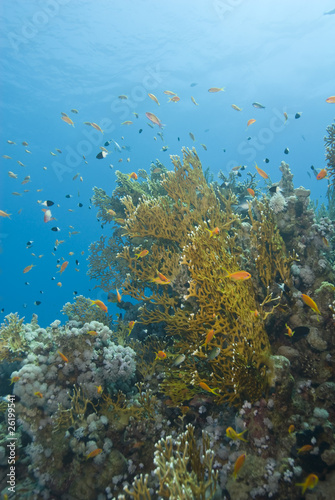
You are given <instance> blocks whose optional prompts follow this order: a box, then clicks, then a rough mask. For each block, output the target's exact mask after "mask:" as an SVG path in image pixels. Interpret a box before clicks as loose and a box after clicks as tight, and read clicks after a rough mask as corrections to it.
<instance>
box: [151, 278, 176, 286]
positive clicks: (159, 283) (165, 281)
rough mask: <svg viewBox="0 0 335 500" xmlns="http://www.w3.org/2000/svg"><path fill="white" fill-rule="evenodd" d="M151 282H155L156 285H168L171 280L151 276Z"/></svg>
mask: <svg viewBox="0 0 335 500" xmlns="http://www.w3.org/2000/svg"><path fill="white" fill-rule="evenodd" d="M150 281H151V282H152V283H157V285H169V284H170V283H171V280H168V279H166V280H161V279H160V278H151V280H150Z"/></svg>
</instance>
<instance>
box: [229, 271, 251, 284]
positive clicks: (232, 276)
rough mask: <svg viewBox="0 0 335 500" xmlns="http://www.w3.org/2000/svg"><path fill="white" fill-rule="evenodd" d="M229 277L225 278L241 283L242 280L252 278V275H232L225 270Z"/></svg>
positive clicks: (237, 272) (243, 272) (238, 272)
mask: <svg viewBox="0 0 335 500" xmlns="http://www.w3.org/2000/svg"><path fill="white" fill-rule="evenodd" d="M225 271H226V273H227V275H226V276H225V277H226V278H230V279H231V280H234V281H240V280H243V281H244V280H248V279H249V278H251V274H250V273H248V272H247V271H236V272H234V273H230V272H228V271H227V270H226V269H225Z"/></svg>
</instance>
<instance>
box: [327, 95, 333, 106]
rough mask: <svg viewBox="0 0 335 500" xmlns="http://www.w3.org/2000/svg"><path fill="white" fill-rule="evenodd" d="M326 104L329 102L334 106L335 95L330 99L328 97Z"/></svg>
mask: <svg viewBox="0 0 335 500" xmlns="http://www.w3.org/2000/svg"><path fill="white" fill-rule="evenodd" d="M326 102H328V103H330V104H334V103H335V95H331V96H330V97H328V98H327V99H326Z"/></svg>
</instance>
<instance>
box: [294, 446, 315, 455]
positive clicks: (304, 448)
mask: <svg viewBox="0 0 335 500" xmlns="http://www.w3.org/2000/svg"><path fill="white" fill-rule="evenodd" d="M312 449H313V446H312V445H311V444H305V446H302V447H301V448H299V450H298V455H304V454H305V453H308V452H309V451H312Z"/></svg>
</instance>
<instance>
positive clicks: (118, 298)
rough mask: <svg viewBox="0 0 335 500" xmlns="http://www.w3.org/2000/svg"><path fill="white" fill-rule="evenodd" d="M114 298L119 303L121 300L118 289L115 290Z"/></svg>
mask: <svg viewBox="0 0 335 500" xmlns="http://www.w3.org/2000/svg"><path fill="white" fill-rule="evenodd" d="M116 299H117V301H118V303H119V304H120V303H121V300H122V297H121V294H120V292H119V290H116Z"/></svg>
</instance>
